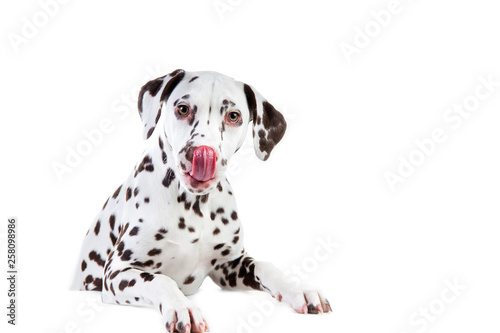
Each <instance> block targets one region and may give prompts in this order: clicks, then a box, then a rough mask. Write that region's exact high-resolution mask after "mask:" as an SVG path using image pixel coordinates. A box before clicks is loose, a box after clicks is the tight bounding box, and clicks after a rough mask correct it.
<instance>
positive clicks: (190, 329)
mask: <svg viewBox="0 0 500 333" xmlns="http://www.w3.org/2000/svg"><path fill="white" fill-rule="evenodd" d="M160 312H161V313H162V315H163V320H164V322H165V328H166V329H167V331H168V332H170V333H173V332H179V333H198V332H208V325H207V322H206V321H205V319H203V316H202V315H201V312H200V310H199V309H198V308H197V307H196V306H194V305H193V304H192V303H190V302H182V303H179V304H176V305H174V306H172V307H170V308H161V311H160Z"/></svg>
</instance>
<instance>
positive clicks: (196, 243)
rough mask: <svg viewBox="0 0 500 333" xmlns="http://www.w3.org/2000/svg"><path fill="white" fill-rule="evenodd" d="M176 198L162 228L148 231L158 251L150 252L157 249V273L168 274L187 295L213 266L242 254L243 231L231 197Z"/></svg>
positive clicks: (163, 221) (167, 211)
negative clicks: (158, 264) (158, 263)
mask: <svg viewBox="0 0 500 333" xmlns="http://www.w3.org/2000/svg"><path fill="white" fill-rule="evenodd" d="M178 198H180V199H179V200H175V201H170V203H169V204H168V207H167V209H166V210H165V211H166V215H164V216H163V218H161V221H159V222H160V224H161V227H159V228H156V229H157V230H151V232H150V233H151V234H150V235H149V238H150V239H154V249H158V250H159V251H154V250H153V252H152V253H155V252H159V254H158V257H157V258H156V259H157V261H159V262H161V266H160V267H159V268H158V272H161V273H162V274H165V275H167V276H170V277H171V278H172V279H174V280H175V281H176V282H177V284H178V285H179V287H180V288H181V290H182V291H183V292H185V293H187V294H189V293H192V292H194V291H196V289H198V287H199V286H200V285H201V283H202V282H203V279H204V278H205V277H206V275H207V274H208V273H209V271H210V270H211V269H212V268H213V267H214V266H215V265H217V264H221V263H223V262H227V261H229V260H232V259H235V258H237V257H239V256H240V255H241V253H242V252H243V241H242V236H243V235H242V234H243V232H242V229H241V224H240V221H239V219H238V215H237V213H236V210H235V204H234V200H231V199H232V198H230V199H228V198H224V197H222V196H216V195H214V196H213V198H208V197H204V196H193V197H191V198H190V197H189V196H183V195H180V196H179V197H178ZM210 199H211V200H210ZM217 199H219V200H217ZM221 199H222V200H221ZM224 199H225V200H224ZM153 234H154V235H153ZM146 250H147V249H146ZM150 251H151V250H149V251H148V253H149V252H150Z"/></svg>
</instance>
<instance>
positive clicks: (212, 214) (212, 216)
mask: <svg viewBox="0 0 500 333" xmlns="http://www.w3.org/2000/svg"><path fill="white" fill-rule="evenodd" d="M216 216H217V215H215V213H214V212H211V213H210V219H212V221H213V220H215V217H216Z"/></svg>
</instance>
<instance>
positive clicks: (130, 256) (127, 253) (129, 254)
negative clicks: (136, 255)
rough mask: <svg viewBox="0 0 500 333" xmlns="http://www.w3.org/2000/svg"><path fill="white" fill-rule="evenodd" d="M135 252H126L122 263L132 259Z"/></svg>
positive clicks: (122, 257)
mask: <svg viewBox="0 0 500 333" xmlns="http://www.w3.org/2000/svg"><path fill="white" fill-rule="evenodd" d="M132 254H133V252H132V251H131V250H125V252H123V255H122V256H121V260H122V261H129V260H130V259H131V258H132Z"/></svg>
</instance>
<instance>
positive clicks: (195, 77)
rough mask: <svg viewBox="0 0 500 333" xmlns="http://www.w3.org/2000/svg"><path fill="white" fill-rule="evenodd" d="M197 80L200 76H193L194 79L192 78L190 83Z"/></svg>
mask: <svg viewBox="0 0 500 333" xmlns="http://www.w3.org/2000/svg"><path fill="white" fill-rule="evenodd" d="M197 78H198V76H193V77H192V78H191V80H189V83H191V82H193V81H194V80H196V79H197Z"/></svg>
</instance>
